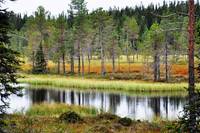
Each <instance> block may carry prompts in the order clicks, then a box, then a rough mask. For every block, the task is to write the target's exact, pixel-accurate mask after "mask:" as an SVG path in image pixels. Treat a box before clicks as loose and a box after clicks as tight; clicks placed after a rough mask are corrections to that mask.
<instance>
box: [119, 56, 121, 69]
mask: <svg viewBox="0 0 200 133" xmlns="http://www.w3.org/2000/svg"><path fill="white" fill-rule="evenodd" d="M120 71H121V70H120V55H119V56H118V72H120Z"/></svg>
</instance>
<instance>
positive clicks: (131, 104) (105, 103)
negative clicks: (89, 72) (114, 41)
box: [9, 89, 186, 120]
mask: <svg viewBox="0 0 200 133" xmlns="http://www.w3.org/2000/svg"><path fill="white" fill-rule="evenodd" d="M24 93H25V95H24V97H22V98H18V97H15V96H13V97H11V101H10V102H11V103H12V104H11V109H10V110H9V111H10V112H12V111H13V110H16V109H17V110H21V109H22V108H24V109H25V110H27V109H28V108H29V107H30V106H31V105H32V104H37V103H43V102H47V103H66V104H74V105H80V106H87V107H95V108H97V109H99V110H103V111H109V112H111V113H114V114H117V115H119V116H121V117H125V116H126V117H130V118H133V119H141V120H152V119H153V118H154V117H155V116H159V117H162V118H165V119H169V120H173V119H176V118H177V117H178V114H179V112H180V111H181V110H182V109H183V106H184V104H185V102H186V98H185V97H181V96H164V97H152V96H130V95H126V94H120V93H106V92H98V91H77V90H65V91H63V90H46V89H35V90H25V91H24Z"/></svg>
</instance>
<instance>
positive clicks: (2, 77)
mask: <svg viewBox="0 0 200 133" xmlns="http://www.w3.org/2000/svg"><path fill="white" fill-rule="evenodd" d="M2 2H4V1H0V4H1V3H2ZM0 7H1V6H0ZM9 16H10V13H9V12H7V11H6V10H0V20H1V21H0V99H1V103H0V113H1V114H2V113H5V109H6V108H7V107H8V106H9V103H8V102H7V99H8V98H9V96H10V95H11V94H16V95H21V92H20V87H17V86H16V84H17V74H16V72H17V70H18V68H19V65H20V60H19V53H18V52H16V51H13V50H12V49H10V48H9V47H10V46H9V39H10V37H9V36H8V32H9V30H10V24H9Z"/></svg>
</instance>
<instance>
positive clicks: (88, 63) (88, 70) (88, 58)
mask: <svg viewBox="0 0 200 133" xmlns="http://www.w3.org/2000/svg"><path fill="white" fill-rule="evenodd" d="M88 74H90V54H89V53H88Z"/></svg>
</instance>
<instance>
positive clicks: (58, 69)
mask: <svg viewBox="0 0 200 133" xmlns="http://www.w3.org/2000/svg"><path fill="white" fill-rule="evenodd" d="M57 73H58V74H60V58H58V68H57Z"/></svg>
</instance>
